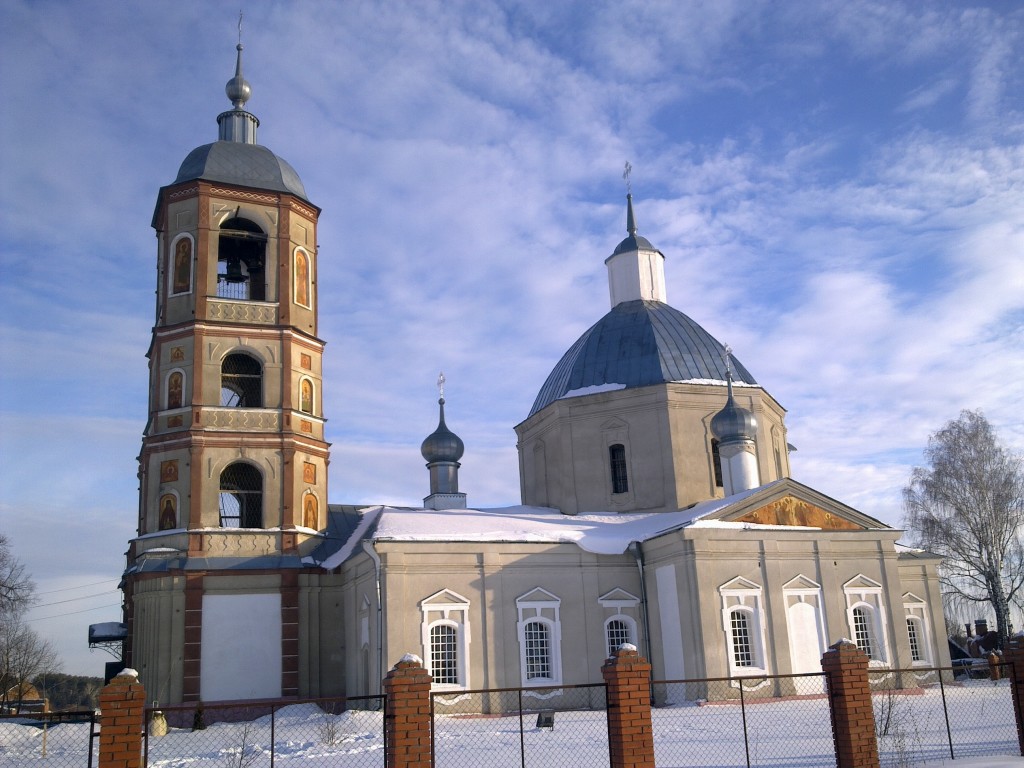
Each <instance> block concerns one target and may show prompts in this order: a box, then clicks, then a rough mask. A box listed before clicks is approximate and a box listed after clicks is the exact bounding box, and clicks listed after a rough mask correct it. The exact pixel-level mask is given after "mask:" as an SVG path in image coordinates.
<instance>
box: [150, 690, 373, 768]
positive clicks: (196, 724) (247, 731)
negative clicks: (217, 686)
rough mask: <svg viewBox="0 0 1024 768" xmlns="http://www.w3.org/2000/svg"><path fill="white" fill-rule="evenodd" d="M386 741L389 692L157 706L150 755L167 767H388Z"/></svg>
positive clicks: (153, 763) (152, 715) (153, 762)
mask: <svg viewBox="0 0 1024 768" xmlns="http://www.w3.org/2000/svg"><path fill="white" fill-rule="evenodd" d="M384 744H385V741H384V697H383V696H363V697H358V698H341V699H305V700H294V701H292V700H289V701H281V700H275V701H264V702H258V701H257V702H244V703H242V704H224V705H216V706H214V705H204V704H188V705H180V706H175V707H164V708H163V709H162V710H161V709H152V708H150V709H147V710H146V733H145V736H144V741H143V754H144V764H145V765H147V766H160V767H161V768H184V767H185V766H194V765H195V764H197V763H199V764H203V763H206V764H210V765H216V766H217V768H264V767H265V766H269V767H270V768H273V766H275V765H279V764H282V763H285V764H286V763H289V762H296V761H303V762H302V764H303V765H310V764H311V763H309V762H306V761H310V760H313V761H315V764H316V765H318V766H321V765H322V766H328V767H329V766H344V768H382V766H383V765H384ZM297 764H298V762H297Z"/></svg>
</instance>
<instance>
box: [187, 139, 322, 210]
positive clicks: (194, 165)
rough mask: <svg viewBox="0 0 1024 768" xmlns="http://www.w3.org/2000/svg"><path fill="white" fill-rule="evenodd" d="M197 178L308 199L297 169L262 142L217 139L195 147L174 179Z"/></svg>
mask: <svg viewBox="0 0 1024 768" xmlns="http://www.w3.org/2000/svg"><path fill="white" fill-rule="evenodd" d="M194 179H202V180H204V181H220V182H223V183H225V184H237V185H238V186H242V187H253V188H256V189H269V190H273V191H275V192H287V193H288V194H291V195H296V196H298V197H301V198H302V199H303V200H307V201H308V200H309V198H307V197H306V188H305V187H304V186H303V185H302V180H301V179H300V178H299V174H297V173H296V172H295V169H294V168H292V167H291V166H290V165H288V163H286V162H285V161H284V160H282V159H281V158H280V157H278V156H277V155H275V154H274V153H273V152H271V151H270V150H269V149H267V148H266V147H264V146H263V145H261V144H246V143H243V142H240V141H215V142H214V143H213V144H204V145H203V146H201V147H196V148H195V149H193V150H192V151H191V152H189V154H188V157H186V158H185V161H184V162H183V163H182V164H181V168H179V169H178V177H177V178H176V179H175V180H174V183H175V184H179V183H181V182H183V181H192V180H194Z"/></svg>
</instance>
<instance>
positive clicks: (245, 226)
mask: <svg viewBox="0 0 1024 768" xmlns="http://www.w3.org/2000/svg"><path fill="white" fill-rule="evenodd" d="M266 250H267V236H266V234H265V233H264V232H263V230H262V229H260V228H259V227H258V226H257V225H256V224H255V223H254V222H251V221H249V220H248V219H243V218H238V217H236V218H232V219H228V220H227V221H225V222H224V223H223V224H221V225H220V240H219V241H218V249H217V296H219V297H221V298H224V299H247V300H251V301H263V300H264V299H265V298H266V271H265V261H266Z"/></svg>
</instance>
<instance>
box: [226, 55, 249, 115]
mask: <svg viewBox="0 0 1024 768" xmlns="http://www.w3.org/2000/svg"><path fill="white" fill-rule="evenodd" d="M235 49H236V50H237V51H238V58H237V60H236V62H235V76H234V77H232V78H231V79H230V80H228V84H227V85H226V86H224V92H225V93H227V95H228V98H229V99H230V100H231V104H232V106H234V108H235V109H242V108H243V107H245V102H247V101H248V100H249V98H250V97H251V96H252V86H250V85H249V81H248V80H246V79H245V78H244V77H243V76H242V44H241V43H239V44H238V45H237V46H235Z"/></svg>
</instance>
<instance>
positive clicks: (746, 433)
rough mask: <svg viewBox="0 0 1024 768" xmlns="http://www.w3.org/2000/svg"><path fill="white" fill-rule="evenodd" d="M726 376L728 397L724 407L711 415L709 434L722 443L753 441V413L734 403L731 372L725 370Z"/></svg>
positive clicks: (755, 429) (755, 420)
mask: <svg viewBox="0 0 1024 768" xmlns="http://www.w3.org/2000/svg"><path fill="white" fill-rule="evenodd" d="M727 376H728V382H729V397H728V398H727V399H726V401H725V407H724V408H722V410H720V411H719V412H718V413H716V414H715V415H714V416H712V417H711V434H713V435H714V436H715V438H716V439H717V440H718V442H719V443H720V444H722V445H725V444H728V443H736V442H747V441H753V440H754V437H755V436H756V435H757V419H756V418H755V416H754V414H753V413H751V412H750V411H748V410H747V409H746V408H744V407H743V406H741V405H737V404H736V401H735V400H734V399H733V397H732V372H731V371H727Z"/></svg>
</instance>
